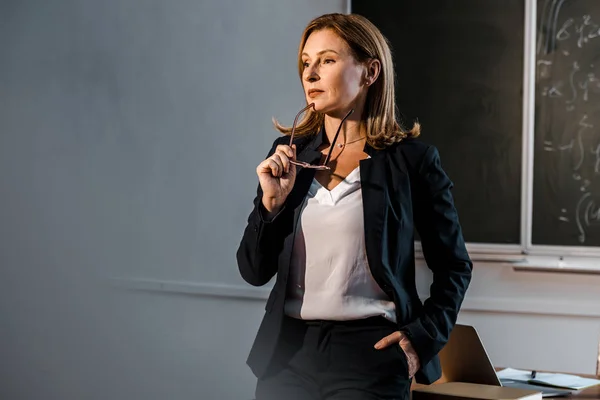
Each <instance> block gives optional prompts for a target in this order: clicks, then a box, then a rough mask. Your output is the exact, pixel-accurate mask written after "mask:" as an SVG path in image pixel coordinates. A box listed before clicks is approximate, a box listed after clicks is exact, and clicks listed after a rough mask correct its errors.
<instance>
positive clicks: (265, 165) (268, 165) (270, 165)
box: [257, 158, 281, 176]
mask: <svg viewBox="0 0 600 400" xmlns="http://www.w3.org/2000/svg"><path fill="white" fill-rule="evenodd" d="M280 168H281V167H280V166H279V164H277V163H276V162H275V161H273V159H272V158H267V159H266V160H264V161H263V162H262V163H260V164H259V165H258V168H257V172H258V173H259V174H271V175H272V176H279V173H280V171H281V169H280Z"/></svg>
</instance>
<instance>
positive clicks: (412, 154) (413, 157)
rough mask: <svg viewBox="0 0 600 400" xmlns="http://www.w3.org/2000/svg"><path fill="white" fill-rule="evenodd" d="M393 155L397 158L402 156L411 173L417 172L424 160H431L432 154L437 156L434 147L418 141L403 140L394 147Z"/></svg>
mask: <svg viewBox="0 0 600 400" xmlns="http://www.w3.org/2000/svg"><path fill="white" fill-rule="evenodd" d="M395 150H396V151H395V153H396V155H398V156H402V157H403V158H404V159H405V160H406V163H407V164H408V167H409V168H410V169H411V170H413V171H419V170H420V169H421V167H422V166H423V164H424V163H426V159H428V158H431V157H432V156H433V155H434V154H437V149H436V147H435V146H433V145H431V144H428V143H426V142H423V141H422V140H420V139H413V138H409V139H405V140H403V141H401V142H400V143H398V144H397V145H396V149H395Z"/></svg>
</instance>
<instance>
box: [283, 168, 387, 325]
mask: <svg viewBox="0 0 600 400" xmlns="http://www.w3.org/2000/svg"><path fill="white" fill-rule="evenodd" d="M302 207H303V209H302V213H301V216H300V221H299V223H298V226H297V230H296V236H295V240H294V248H293V253H292V260H291V265H290V277H289V280H288V288H287V296H286V303H285V313H286V314H287V315H288V316H290V317H294V318H300V319H306V320H314V319H322V320H352V319H360V318H367V317H372V316H383V317H385V318H387V319H389V320H391V321H394V322H396V314H395V306H394V302H393V301H390V299H389V298H388V296H387V295H386V294H385V293H384V292H383V290H381V288H380V287H379V285H378V284H377V283H376V282H375V280H374V279H373V276H372V275H371V271H370V269H369V264H368V261H367V254H366V247H365V232H364V217H363V202H362V191H361V184H360V167H357V168H356V169H354V170H353V171H352V172H351V173H350V174H349V175H348V176H347V177H346V179H344V180H343V181H342V182H340V183H339V184H338V185H337V186H335V187H334V188H333V189H332V190H331V191H329V190H327V189H326V188H324V187H323V186H321V184H320V183H319V182H318V181H317V180H316V179H313V182H312V184H311V186H310V189H309V191H308V194H307V195H306V198H305V199H304V204H303V206H302Z"/></svg>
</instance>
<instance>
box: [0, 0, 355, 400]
mask: <svg viewBox="0 0 600 400" xmlns="http://www.w3.org/2000/svg"><path fill="white" fill-rule="evenodd" d="M345 7H346V1H341V0H340V1H328V2H322V1H318V0H311V1H292V0H287V1H281V0H277V1H275V0H260V1H258V0H255V1H233V0H218V1H217V0H213V1H197V0H194V1H191V0H175V1H169V2H166V1H158V0H147V1H140V0H104V1H92V0H51V1H41V0H39V1H35V0H14V1H13V0H3V1H1V2H0V188H1V192H2V195H1V197H0V198H1V200H0V221H1V223H0V268H1V269H0V284H1V286H2V290H1V291H0V377H1V378H0V398H2V399H41V398H44V399H61V400H68V399H84V398H85V399H107V398H112V399H138V398H139V399H142V398H144V399H165V398H173V399H234V398H241V399H243V398H249V397H251V396H252V386H253V384H254V382H253V378H252V376H251V374H250V372H249V370H248V369H247V367H246V366H245V364H244V361H245V357H246V355H247V353H248V349H249V347H250V344H251V340H252V338H253V336H254V334H255V332H256V328H257V326H258V323H259V320H260V315H261V310H262V300H261V298H260V297H259V298H258V300H249V301H237V302H233V301H229V300H215V299H211V298H205V297H198V296H190V297H185V296H183V297H181V296H161V295H155V294H148V293H145V292H136V291H134V292H129V291H127V290H122V289H119V288H114V287H113V286H112V285H111V283H110V281H109V279H111V278H116V277H123V278H150V279H158V280H175V281H182V282H200V283H207V282H208V283H220V284H242V280H241V279H240V278H239V276H238V273H237V267H236V264H235V258H234V256H235V249H236V246H237V244H238V242H239V239H240V237H241V233H242V229H243V227H244V225H245V219H246V217H247V215H248V213H249V211H250V207H251V200H252V198H253V193H254V191H255V189H256V184H257V180H256V175H255V172H254V170H255V167H256V165H257V164H258V162H259V161H260V160H261V159H262V157H263V156H264V155H265V154H266V152H267V150H268V149H269V147H270V144H271V143H272V141H273V139H274V138H275V137H276V135H277V133H275V132H274V130H273V129H272V124H271V117H273V116H276V117H278V118H280V119H282V120H283V121H286V122H289V121H290V120H291V118H293V115H294V114H295V112H296V110H297V109H299V108H300V107H301V106H302V103H303V96H302V90H301V87H300V84H299V81H298V78H297V75H296V71H295V68H296V59H295V57H296V51H297V45H298V40H299V36H300V33H301V32H302V29H303V27H304V26H305V24H306V23H307V22H308V21H309V20H310V19H311V18H313V17H315V16H317V15H320V14H323V13H326V12H332V11H344V10H345Z"/></svg>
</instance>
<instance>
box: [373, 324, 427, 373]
mask: <svg viewBox="0 0 600 400" xmlns="http://www.w3.org/2000/svg"><path fill="white" fill-rule="evenodd" d="M392 345H393V346H395V345H399V346H400V347H401V348H402V350H403V351H404V354H406V360H407V361H408V377H409V378H412V377H413V376H415V374H416V373H417V371H418V370H419V368H421V363H420V362H419V356H418V355H417V352H416V351H415V349H414V348H413V346H412V343H411V342H410V340H408V338H407V337H406V335H405V334H404V333H402V332H400V331H396V332H394V333H392V334H390V335H387V336H386V337H384V338H383V339H381V340H380V341H379V342H377V343H375V348H376V349H377V350H381V349H384V348H386V347H389V346H392Z"/></svg>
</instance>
